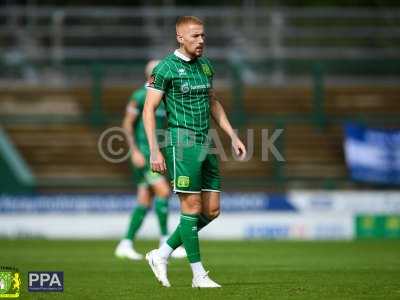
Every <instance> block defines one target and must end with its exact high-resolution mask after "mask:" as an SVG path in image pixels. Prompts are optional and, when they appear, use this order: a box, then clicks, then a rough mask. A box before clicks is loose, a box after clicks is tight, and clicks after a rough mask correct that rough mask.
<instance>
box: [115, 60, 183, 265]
mask: <svg viewBox="0 0 400 300" xmlns="http://www.w3.org/2000/svg"><path fill="white" fill-rule="evenodd" d="M157 64H158V61H156V60H152V61H149V62H148V63H147V65H146V68H145V76H146V79H148V78H149V77H150V75H151V73H152V71H153V68H154V67H155V66H156V65H157ZM145 99H146V88H145V86H144V85H143V86H142V87H141V88H140V89H138V90H136V91H134V92H133V94H132V96H131V97H130V100H129V103H128V105H127V107H126V112H125V117H124V120H123V123H122V126H123V128H124V130H126V132H127V134H128V143H129V147H130V148H129V149H130V151H131V162H132V165H133V171H134V177H135V179H136V182H137V205H136V206H135V209H134V210H133V212H132V216H131V220H130V223H129V228H128V230H127V232H126V234H125V237H124V239H122V240H121V241H120V243H119V244H118V246H117V248H116V250H115V255H116V256H117V257H119V258H128V259H131V260H140V259H143V255H142V254H140V253H138V252H137V251H136V250H135V248H134V246H133V241H134V239H135V237H136V234H137V232H138V230H139V229H140V226H141V225H142V223H143V220H144V218H145V216H146V214H147V212H148V211H149V209H150V208H151V205H152V202H153V199H154V206H155V212H156V214H157V218H158V221H159V225H160V232H161V238H160V244H162V243H163V242H165V240H166V239H167V237H168V199H169V196H170V193H171V191H170V187H169V184H168V182H167V180H166V178H165V177H164V176H162V175H161V174H159V173H155V172H152V171H151V169H150V166H149V156H150V149H149V145H148V143H147V139H146V134H145V131H144V126H143V121H142V111H143V106H144V101H145ZM156 119H157V120H156V122H157V128H158V129H161V128H164V127H165V126H164V124H165V109H164V107H163V106H160V107H159V108H158V110H157V112H156ZM172 256H173V257H176V258H181V257H185V256H186V253H185V249H183V247H180V248H178V249H176V250H175V251H174V253H173V254H172Z"/></svg>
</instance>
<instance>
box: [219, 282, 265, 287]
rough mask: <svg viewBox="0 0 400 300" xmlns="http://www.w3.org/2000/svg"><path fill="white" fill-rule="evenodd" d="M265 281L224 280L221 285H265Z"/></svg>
mask: <svg viewBox="0 0 400 300" xmlns="http://www.w3.org/2000/svg"><path fill="white" fill-rule="evenodd" d="M265 284H266V282H265V281H249V282H243V281H242V282H227V283H224V282H222V283H221V285H222V287H224V286H238V285H265Z"/></svg>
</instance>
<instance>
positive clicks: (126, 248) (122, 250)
mask: <svg viewBox="0 0 400 300" xmlns="http://www.w3.org/2000/svg"><path fill="white" fill-rule="evenodd" d="M115 256H116V257H118V258H127V259H130V260H142V259H143V255H142V254H140V253H138V252H136V250H135V249H134V248H133V246H132V242H131V241H127V240H122V241H121V242H119V244H118V246H117V248H116V249H115Z"/></svg>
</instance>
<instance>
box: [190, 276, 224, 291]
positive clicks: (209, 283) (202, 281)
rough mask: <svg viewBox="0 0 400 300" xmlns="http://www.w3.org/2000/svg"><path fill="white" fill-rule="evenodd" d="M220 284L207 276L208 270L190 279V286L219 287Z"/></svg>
mask: <svg viewBox="0 0 400 300" xmlns="http://www.w3.org/2000/svg"><path fill="white" fill-rule="evenodd" d="M220 287H221V286H220V285H219V284H218V283H216V282H215V281H213V280H211V278H210V277H208V272H207V273H206V274H204V275H200V276H195V277H193V280H192V288H220Z"/></svg>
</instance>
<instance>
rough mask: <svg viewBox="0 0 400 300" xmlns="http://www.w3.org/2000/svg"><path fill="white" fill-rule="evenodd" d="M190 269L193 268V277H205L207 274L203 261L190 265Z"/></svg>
mask: <svg viewBox="0 0 400 300" xmlns="http://www.w3.org/2000/svg"><path fill="white" fill-rule="evenodd" d="M190 267H191V268H192V272H193V277H197V276H204V275H206V274H207V272H206V270H204V267H203V264H202V263H201V261H199V262H195V263H192V264H190Z"/></svg>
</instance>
